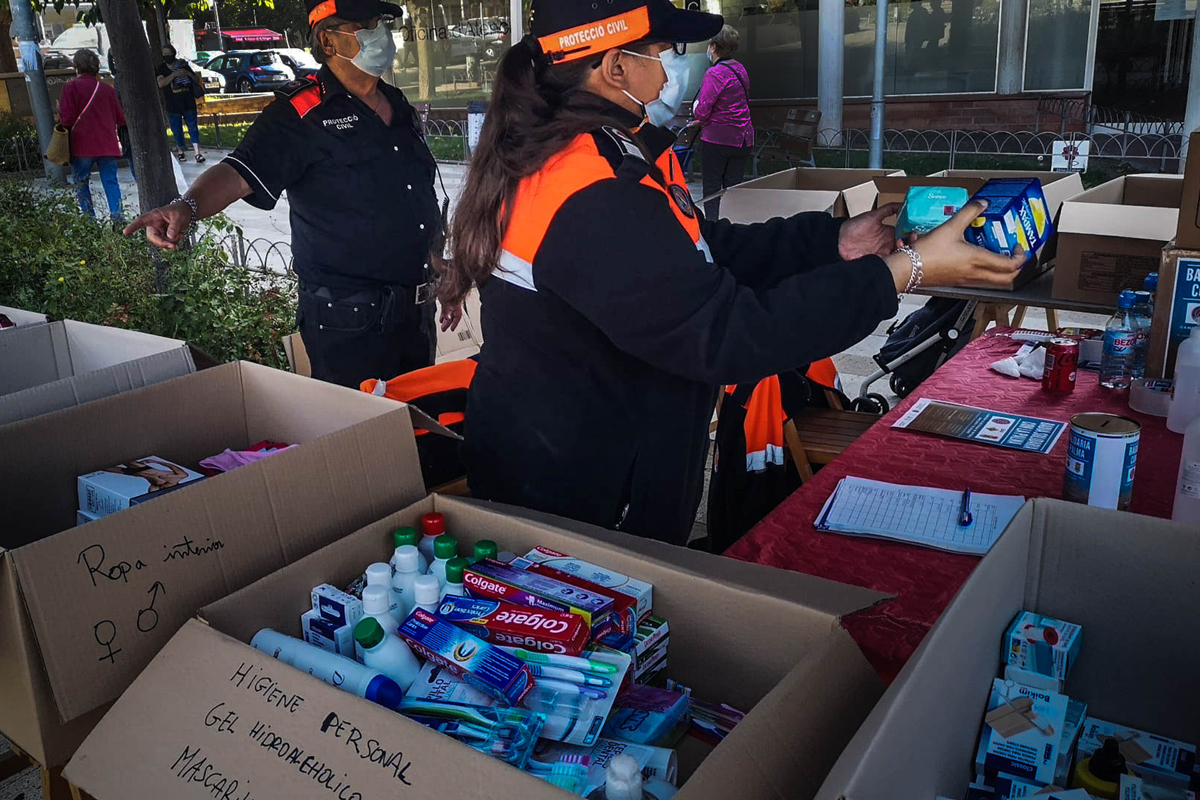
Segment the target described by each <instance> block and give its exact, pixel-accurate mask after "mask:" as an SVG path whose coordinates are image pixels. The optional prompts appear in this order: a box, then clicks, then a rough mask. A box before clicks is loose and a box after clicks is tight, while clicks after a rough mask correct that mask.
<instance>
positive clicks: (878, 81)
mask: <svg viewBox="0 0 1200 800" xmlns="http://www.w3.org/2000/svg"><path fill="white" fill-rule="evenodd" d="M875 1H876V5H875V87H874V89H873V90H872V92H871V169H883V108H884V102H883V66H884V64H883V62H884V59H885V58H886V57H887V12H888V4H887V0H875Z"/></svg>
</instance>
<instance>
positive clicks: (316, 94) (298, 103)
mask: <svg viewBox="0 0 1200 800" xmlns="http://www.w3.org/2000/svg"><path fill="white" fill-rule="evenodd" d="M309 80H311V81H312V86H305V87H304V88H303V89H301V90H300V91H299V92H297V93H296V94H294V95H292V97H291V98H290V99H289V100H288V102H289V103H291V104H292V108H294V109H296V113H297V114H299V115H300V118H301V119H303V118H304V115H305V114H307V113H308V112H310V111H312V110H313V109H314V108H316V107H317V106H319V105H321V86H320V84H318V83H317V79H316V78H309Z"/></svg>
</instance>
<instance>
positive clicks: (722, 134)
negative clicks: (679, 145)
mask: <svg viewBox="0 0 1200 800" xmlns="http://www.w3.org/2000/svg"><path fill="white" fill-rule="evenodd" d="M738 42H739V37H738V32H737V29H736V28H734V27H733V26H732V25H726V26H724V27H723V28H721V31H720V32H719V33H718V34H717V35H716V36H714V37H713V38H712V41H711V42H709V43H708V60H709V61H710V62H711V63H712V67H710V68H709V70H708V72H706V73H704V83H702V84H701V85H700V93H699V94H697V95H696V102H695V104H694V105H693V106H692V116H694V117H695V118H696V121H695V123H693V124H696V125H701V126H703V127H702V128H701V129H700V141H702V142H703V143H704V144H703V146H702V150H701V152H700V168H701V172H700V174H701V176H702V179H703V181H704V196H705V197H711V196H712V195H714V194H716V193H717V192H719V191H721V190H722V189H728V188H729V187H730V186H736V185H737V184H739V183H741V182H742V175H744V174H745V172H746V162H747V161H748V160H749V159H750V151H751V150H752V149H753V148H754V124H753V123H752V122H751V121H750V76H749V75H748V74H747V73H746V68H745V67H744V66H742V65H741V64H740V63H739V62H737V61H734V60H733V54H734V53H735V52H736V51H737V49H738ZM704 216H705V217H707V218H709V219H712V220H715V219H719V218H720V216H721V198H719V197H718V198H716V199H715V200H709V201H708V202H707V203H705V204H704Z"/></svg>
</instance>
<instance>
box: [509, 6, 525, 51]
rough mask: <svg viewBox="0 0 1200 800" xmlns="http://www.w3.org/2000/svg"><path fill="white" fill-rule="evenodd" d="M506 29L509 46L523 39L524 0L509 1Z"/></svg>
mask: <svg viewBox="0 0 1200 800" xmlns="http://www.w3.org/2000/svg"><path fill="white" fill-rule="evenodd" d="M508 27H509V31H510V33H509V36H508V43H509V45H510V46H511V45H514V44H516V43H517V42H519V41H521V40H522V39H524V38H525V0H509V4H508Z"/></svg>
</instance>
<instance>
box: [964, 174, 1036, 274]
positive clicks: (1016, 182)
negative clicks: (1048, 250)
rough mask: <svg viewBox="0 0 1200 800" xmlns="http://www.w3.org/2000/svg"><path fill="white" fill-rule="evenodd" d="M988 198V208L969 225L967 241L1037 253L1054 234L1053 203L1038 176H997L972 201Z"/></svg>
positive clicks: (996, 249) (1006, 252)
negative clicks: (1051, 215) (1051, 216)
mask: <svg viewBox="0 0 1200 800" xmlns="http://www.w3.org/2000/svg"><path fill="white" fill-rule="evenodd" d="M977 200H982V201H986V202H987V209H986V210H985V211H984V212H983V213H982V214H981V215H980V216H979V218H978V219H976V220H975V221H974V222H972V223H971V226H970V227H969V228H967V233H966V236H967V241H968V242H971V243H972V244H975V245H978V246H980V247H983V248H986V249H988V250H991V251H992V252H993V253H1001V254H1003V255H1006V256H1011V255H1012V254H1013V253H1014V252H1016V250H1017V249H1018V248H1019V249H1021V250H1023V251H1025V253H1027V254H1028V255H1029V257H1031V258H1032V257H1033V255H1034V254H1035V253H1037V251H1038V250H1040V249H1041V247H1042V245H1044V244H1045V243H1046V242H1047V240H1049V238H1050V237H1051V236H1052V235H1053V234H1054V222H1053V221H1052V220H1051V219H1050V206H1049V205H1048V204H1047V203H1046V195H1045V194H1044V193H1043V192H1042V182H1041V181H1040V180H1038V179H1037V178H1029V179H1024V178H993V179H992V180H990V181H988V182H987V183H985V184H984V185H983V188H981V189H980V190H979V191H978V192H976V193H975V196H974V197H972V198H971V202H975V201H977Z"/></svg>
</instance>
